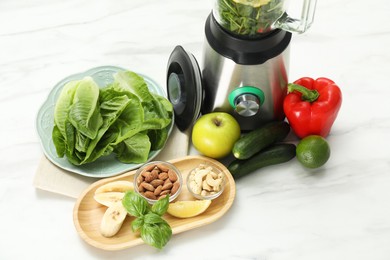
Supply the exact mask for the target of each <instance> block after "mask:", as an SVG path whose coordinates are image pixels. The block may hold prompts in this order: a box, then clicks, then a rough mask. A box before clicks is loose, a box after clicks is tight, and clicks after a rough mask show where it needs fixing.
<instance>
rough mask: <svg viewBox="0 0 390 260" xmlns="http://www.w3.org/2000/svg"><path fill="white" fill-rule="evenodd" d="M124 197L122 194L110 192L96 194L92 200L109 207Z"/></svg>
mask: <svg viewBox="0 0 390 260" xmlns="http://www.w3.org/2000/svg"><path fill="white" fill-rule="evenodd" d="M124 196H125V193H124V192H117V191H110V192H104V193H97V194H95V196H94V197H93V198H94V199H95V200H96V201H97V202H99V203H100V204H102V205H104V206H106V207H110V206H112V205H113V204H115V203H117V202H120V201H122V199H123V197H124Z"/></svg>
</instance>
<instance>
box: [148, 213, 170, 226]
mask: <svg viewBox="0 0 390 260" xmlns="http://www.w3.org/2000/svg"><path fill="white" fill-rule="evenodd" d="M144 222H145V224H160V223H166V221H165V220H164V219H163V218H162V217H161V216H160V215H158V214H156V213H153V212H149V213H148V214H146V215H145V220H144Z"/></svg>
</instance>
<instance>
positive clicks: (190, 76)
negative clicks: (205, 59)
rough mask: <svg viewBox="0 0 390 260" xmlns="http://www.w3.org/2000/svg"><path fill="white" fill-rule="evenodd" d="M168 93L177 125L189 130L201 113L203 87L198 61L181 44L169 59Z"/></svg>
mask: <svg viewBox="0 0 390 260" xmlns="http://www.w3.org/2000/svg"><path fill="white" fill-rule="evenodd" d="M167 93H168V99H169V101H170V102H171V103H172V105H173V110H174V113H175V123H176V125H177V127H178V128H179V130H180V131H185V130H187V129H188V128H189V127H190V126H191V125H192V124H193V123H195V121H196V119H197V118H198V116H199V114H200V110H201V107H202V100H203V97H202V96H203V88H202V77H201V73H200V69H199V65H198V62H197V61H196V59H195V57H194V56H193V55H192V54H191V53H188V52H186V51H185V50H184V49H183V47H182V46H180V45H178V46H176V47H175V48H174V50H173V52H172V53H171V55H170V57H169V60H168V68H167Z"/></svg>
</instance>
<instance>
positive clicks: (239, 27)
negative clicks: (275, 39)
mask: <svg viewBox="0 0 390 260" xmlns="http://www.w3.org/2000/svg"><path fill="white" fill-rule="evenodd" d="M316 1H317V0H299V1H298V0H292V3H293V4H294V7H301V12H300V15H299V16H300V17H299V18H293V17H291V16H290V15H288V13H287V12H288V11H287V6H288V1H286V0H217V1H216V2H215V6H214V9H213V15H214V17H215V19H216V20H217V22H218V24H219V25H220V26H221V27H222V28H224V29H225V30H227V31H228V32H230V33H232V34H235V35H238V36H248V37H258V36H260V37H261V35H262V34H264V33H267V32H269V31H271V30H275V29H282V30H286V31H289V32H297V33H303V32H305V31H306V30H307V29H308V28H309V27H310V26H311V24H312V23H313V18H314V12H315V6H316ZM290 11H293V8H290Z"/></svg>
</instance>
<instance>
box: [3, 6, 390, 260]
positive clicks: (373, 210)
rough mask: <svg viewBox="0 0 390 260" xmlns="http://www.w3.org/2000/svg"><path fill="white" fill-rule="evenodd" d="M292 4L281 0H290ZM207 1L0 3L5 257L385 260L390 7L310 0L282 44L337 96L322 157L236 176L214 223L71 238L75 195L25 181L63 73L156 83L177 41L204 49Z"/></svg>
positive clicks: (388, 238)
mask: <svg viewBox="0 0 390 260" xmlns="http://www.w3.org/2000/svg"><path fill="white" fill-rule="evenodd" d="M293 3H294V1H290V4H293ZM212 6H213V1H206V0H186V1H179V0H165V1H150V0H142V1H141V0H131V1H125V0H117V1H108V0H98V1H92V0H85V1H75V0H69V1H59V0H52V1H48V0H33V1H26V0H19V1H11V0H1V1H0V89H1V94H0V119H1V127H0V136H1V141H0V211H1V213H0V234H1V235H0V259H53V258H54V259H70V258H73V259H108V258H110V259H183V258H184V257H187V258H188V259H259V260H287V259H288V260H298V259H299V260H317V259H321V260H325V259H326V260H329V259H332V260H336V259H337V260H346V259H348V260H349V259H353V260H358V259H359V260H360V259H362V260H363V259H364V260H366V259H370V260H387V259H390V246H389V245H390V149H389V147H390V138H389V137H390V136H389V133H390V112H389V111H390V102H389V95H390V85H389V80H388V77H389V73H390V51H389V46H390V20H389V14H390V5H389V4H388V2H387V1H385V0H373V1H363V0H355V1H352V0H344V1H336V0H329V1H321V0H318V4H317V11H316V16H315V22H314V24H313V26H312V28H311V29H310V30H309V31H308V32H306V33H305V34H301V35H297V34H295V35H294V36H293V40H292V42H291V61H290V79H291V80H294V79H297V78H299V77H302V76H311V77H320V76H325V77H329V78H332V79H333V80H334V81H335V82H336V83H337V84H338V85H339V86H340V87H341V89H342V92H343V104H342V107H341V110H340V113H339V116H338V118H337V120H336V122H335V124H334V126H333V129H332V132H331V134H330V136H329V137H328V141H329V144H330V146H331V149H332V154H331V158H330V160H329V161H328V163H327V164H326V165H325V166H324V167H322V168H320V169H318V170H314V171H308V170H305V169H303V168H302V167H301V166H300V165H299V164H298V162H297V161H292V162H290V163H287V164H284V165H278V166H273V167H269V168H267V169H263V170H261V171H259V172H256V173H255V174H253V175H251V177H248V178H244V179H241V180H240V181H239V182H237V196H236V199H235V202H234V204H233V206H232V208H231V209H230V210H229V211H228V213H227V214H226V215H224V216H223V217H222V218H221V219H219V220H218V221H217V222H215V223H213V224H211V225H208V226H204V227H202V228H199V229H195V230H191V231H189V232H184V233H181V234H178V235H175V236H174V237H173V238H172V239H171V241H170V242H169V244H168V245H167V247H166V248H165V249H164V250H162V251H158V250H156V249H154V248H152V247H149V246H146V245H141V246H137V247H134V248H131V249H127V250H123V251H118V252H106V251H102V250H99V249H96V248H93V247H91V246H89V245H87V244H86V243H84V241H82V239H81V238H80V237H79V236H78V234H77V232H76V230H75V228H74V225H73V220H72V210H73V206H74V202H75V201H74V199H71V198H67V197H64V196H60V195H56V194H53V193H49V192H44V191H41V190H36V189H35V188H34V187H33V186H32V180H33V178H34V174H35V171H36V168H37V165H38V163H39V160H40V158H41V156H42V149H41V146H40V143H39V139H38V135H37V133H36V131H35V116H36V113H37V111H38V109H39V107H40V105H41V104H42V103H43V101H44V100H45V99H46V97H47V95H48V93H49V91H50V89H51V88H52V87H53V85H55V84H56V83H57V82H58V81H59V80H61V79H62V78H64V77H66V76H68V75H70V74H73V73H77V72H81V71H85V70H87V69H89V68H92V67H96V66H100V65H116V66H121V67H126V68H129V69H132V70H134V71H137V72H142V73H144V74H147V75H149V76H150V77H152V78H154V79H155V80H156V81H158V82H160V84H162V85H164V84H165V77H166V75H165V74H166V66H167V60H168V57H169V54H170V52H171V51H172V50H173V48H174V46H176V45H182V46H183V47H185V48H186V50H187V51H189V52H191V53H193V54H194V55H195V56H196V57H197V58H198V59H201V53H202V45H203V40H204V32H203V30H204V22H205V19H206V17H207V15H208V14H209V12H210V10H211V8H212Z"/></svg>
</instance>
